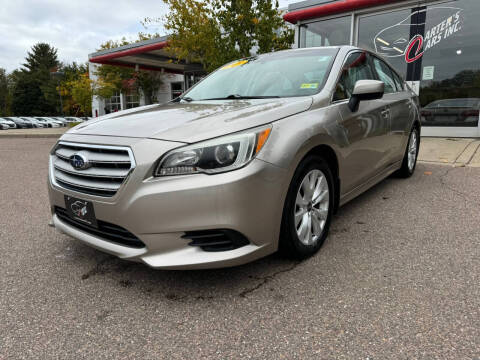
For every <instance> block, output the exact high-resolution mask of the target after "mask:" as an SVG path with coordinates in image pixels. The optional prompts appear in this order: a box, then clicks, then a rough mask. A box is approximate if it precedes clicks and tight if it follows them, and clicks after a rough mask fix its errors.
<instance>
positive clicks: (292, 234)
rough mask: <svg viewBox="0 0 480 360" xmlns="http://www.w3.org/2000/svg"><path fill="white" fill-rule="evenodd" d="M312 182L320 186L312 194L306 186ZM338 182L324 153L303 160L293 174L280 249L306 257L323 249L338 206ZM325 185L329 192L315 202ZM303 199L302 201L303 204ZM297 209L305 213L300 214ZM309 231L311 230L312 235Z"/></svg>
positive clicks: (286, 202) (284, 209)
mask: <svg viewBox="0 0 480 360" xmlns="http://www.w3.org/2000/svg"><path fill="white" fill-rule="evenodd" d="M316 176H317V178H315V177H316ZM315 179H317V180H315ZM310 180H311V181H310ZM311 183H314V184H315V185H316V186H315V187H314V190H313V193H312V194H311V195H310V194H309V192H310V190H309V192H305V191H304V189H305V188H307V189H308V184H311ZM334 184H335V182H334V180H333V175H332V171H331V170H330V168H329V166H328V164H327V162H326V161H325V160H324V159H323V158H322V157H319V156H308V157H306V158H305V159H304V160H302V162H301V163H300V165H299V166H298V168H297V170H296V171H295V174H294V175H293V178H292V181H291V183H290V187H289V189H288V193H287V197H286V199H285V204H284V208H283V216H282V226H281V233H280V239H279V250H280V251H281V252H282V253H283V254H284V255H286V256H288V257H290V258H295V259H305V258H308V257H310V256H312V255H313V254H315V253H316V252H317V251H318V250H319V249H320V247H321V246H322V244H323V242H324V241H325V239H326V238H327V235H328V231H329V229H330V223H331V220H332V216H333V210H334V208H335V206H334V205H335V204H334V201H335V196H334V194H335V188H334ZM317 186H318V187H317ZM326 186H328V187H326ZM325 189H327V190H328V195H327V194H326V193H325V195H324V197H323V198H322V200H321V201H320V202H319V203H317V204H314V203H313V202H312V198H315V197H316V196H317V195H318V194H319V190H322V191H324V190H325ZM297 195H299V196H300V198H297ZM317 199H318V197H317ZM307 201H308V203H307ZM299 203H301V204H302V206H301V207H299V205H298V204H299ZM302 212H303V215H302ZM296 213H297V214H299V215H301V216H300V217H296V216H295V214H296ZM309 221H310V223H309ZM322 224H323V227H322ZM319 226H320V227H319ZM319 229H320V231H319ZM305 232H307V233H305ZM308 233H310V234H311V236H310V237H309V236H308ZM301 234H303V236H302V235H301Z"/></svg>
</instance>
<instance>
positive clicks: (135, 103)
mask: <svg viewBox="0 0 480 360" xmlns="http://www.w3.org/2000/svg"><path fill="white" fill-rule="evenodd" d="M125 102H126V107H127V109H132V108H136V107H139V106H140V96H139V94H138V91H130V92H128V93H127V95H125Z"/></svg>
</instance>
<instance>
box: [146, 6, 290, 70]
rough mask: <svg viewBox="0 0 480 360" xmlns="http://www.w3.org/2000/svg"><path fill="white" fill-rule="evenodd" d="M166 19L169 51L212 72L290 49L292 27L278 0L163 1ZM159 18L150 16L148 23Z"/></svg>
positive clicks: (180, 58)
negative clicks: (257, 55) (237, 61)
mask: <svg viewBox="0 0 480 360" xmlns="http://www.w3.org/2000/svg"><path fill="white" fill-rule="evenodd" d="M163 1H164V2H165V3H166V4H167V5H169V7H170V12H169V14H168V15H166V17H165V18H164V19H163V21H164V23H165V28H166V29H167V30H168V31H170V32H171V36H170V38H169V50H170V52H171V53H172V55H174V56H176V57H177V58H178V59H179V60H185V61H189V62H199V63H201V64H202V65H203V66H204V67H205V69H206V70H207V71H213V70H214V69H216V68H218V67H219V66H221V65H223V64H225V63H226V62H229V61H232V60H235V59H238V58H242V57H249V56H252V54H253V52H254V50H255V49H256V52H257V53H266V52H271V51H276V50H282V49H287V48H290V47H291V44H292V43H293V36H294V32H293V30H292V29H291V28H289V27H287V25H285V23H284V22H283V19H282V17H281V14H280V12H279V10H278V1H274V0H205V1H199V0H163ZM159 20H161V19H152V18H147V19H146V20H145V22H144V23H147V24H148V23H153V22H156V21H159Z"/></svg>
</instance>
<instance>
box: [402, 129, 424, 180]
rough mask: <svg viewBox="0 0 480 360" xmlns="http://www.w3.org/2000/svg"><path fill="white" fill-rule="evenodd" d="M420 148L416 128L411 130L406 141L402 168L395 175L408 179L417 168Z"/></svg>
mask: <svg viewBox="0 0 480 360" xmlns="http://www.w3.org/2000/svg"><path fill="white" fill-rule="evenodd" d="M419 148H420V134H419V132H418V129H417V128H413V129H412V132H411V133H410V137H409V139H408V144H407V149H406V150H405V155H404V157H403V162H402V167H401V168H400V169H399V170H398V172H397V174H398V175H399V176H400V177H403V178H408V177H410V176H412V175H413V173H414V172H415V168H416V166H417V158H418V150H419Z"/></svg>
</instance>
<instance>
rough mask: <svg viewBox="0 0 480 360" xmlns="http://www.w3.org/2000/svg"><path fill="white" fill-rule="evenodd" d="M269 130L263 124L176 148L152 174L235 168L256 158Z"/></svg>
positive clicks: (223, 170) (194, 172) (208, 172)
mask: <svg viewBox="0 0 480 360" xmlns="http://www.w3.org/2000/svg"><path fill="white" fill-rule="evenodd" d="M271 131H272V128H271V126H268V127H265V126H264V127H262V128H259V129H254V130H250V131H247V132H242V133H238V134H234V135H227V136H223V137H220V138H217V139H213V140H209V141H205V142H201V143H198V144H194V145H189V146H185V147H182V148H179V149H175V150H173V151H170V152H169V153H167V154H166V155H165V156H164V157H163V158H162V159H161V161H160V163H159V165H158V166H157V168H156V169H155V172H154V176H167V175H185V174H197V173H206V174H216V173H220V172H225V171H230V170H234V169H238V168H240V167H242V166H244V165H246V164H247V163H248V162H250V161H251V160H252V159H254V158H255V156H256V155H257V154H258V153H259V151H260V150H261V149H262V147H263V145H265V142H266V141H267V139H268V136H269V135H270V132H271Z"/></svg>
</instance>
